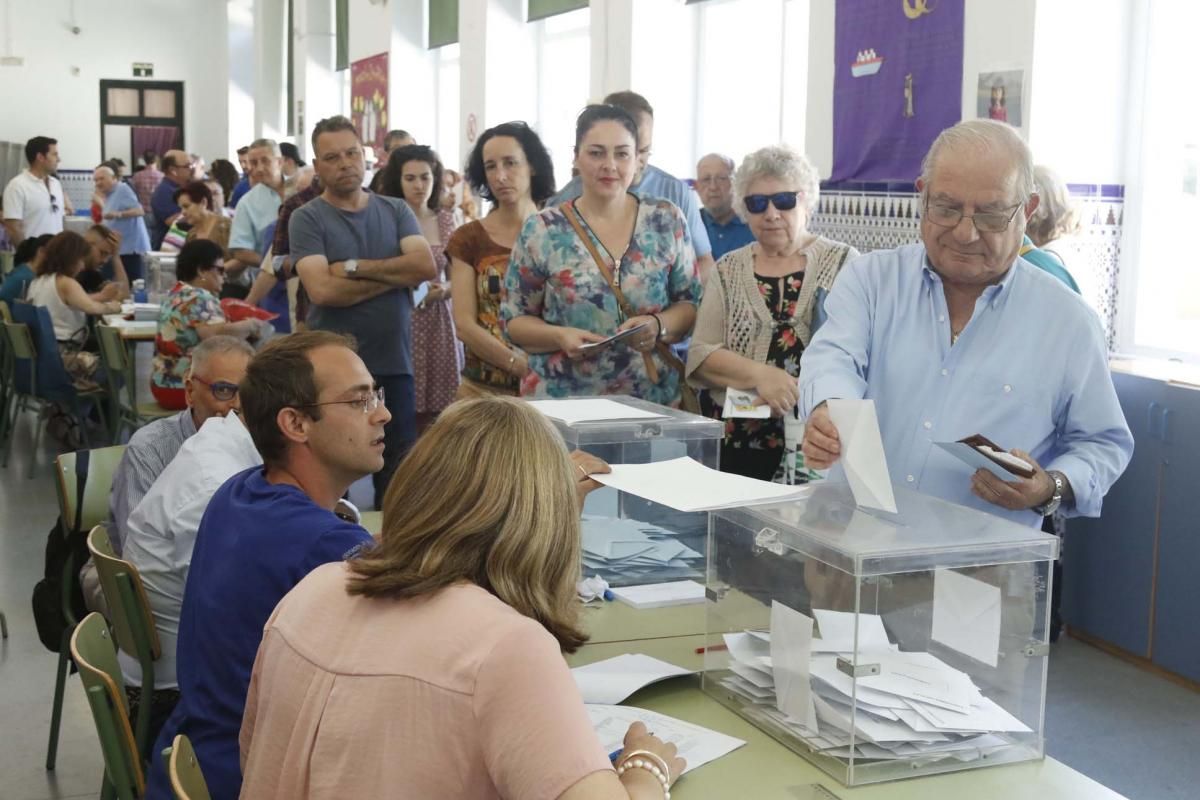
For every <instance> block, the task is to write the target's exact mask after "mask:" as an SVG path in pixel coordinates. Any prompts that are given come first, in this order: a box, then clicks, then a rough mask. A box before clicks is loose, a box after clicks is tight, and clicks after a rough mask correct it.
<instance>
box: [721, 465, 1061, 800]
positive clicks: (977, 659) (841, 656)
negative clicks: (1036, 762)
mask: <svg viewBox="0 0 1200 800" xmlns="http://www.w3.org/2000/svg"><path fill="white" fill-rule="evenodd" d="M895 492H896V504H897V507H898V513H897V514H894V515H891V514H886V513H881V514H878V515H876V514H875V513H867V512H865V511H863V510H861V509H859V508H857V507H856V506H855V503H854V499H853V497H852V496H851V494H850V490H849V488H848V487H847V486H846V485H845V484H842V483H834V482H828V483H822V484H818V485H814V487H813V489H812V491H811V493H810V494H809V495H808V496H806V497H805V498H803V499H801V500H797V501H792V502H788V503H778V504H774V505H765V506H756V507H753V508H738V509H728V510H721V511H714V512H713V513H712V518H711V529H710V533H709V544H708V569H707V575H706V580H705V585H706V600H705V607H706V613H705V617H706V621H705V632H706V650H705V656H704V670H703V678H702V686H703V689H704V691H705V693H707V694H708V695H710V696H712V697H713V698H715V699H716V700H718V701H719V702H720V703H722V704H723V705H725V706H727V707H729V708H730V709H732V710H733V711H734V712H735V713H737V714H738V715H740V716H742V717H744V718H745V719H747V720H749V721H750V722H752V723H753V724H754V725H756V726H758V727H760V728H762V729H763V730H764V731H765V732H767V733H768V734H770V735H771V736H773V737H774V738H776V739H778V740H779V741H780V742H782V743H783V744H784V745H786V746H787V747H789V748H790V749H792V750H794V751H795V752H797V753H799V754H801V755H803V756H804V757H805V758H807V759H809V760H810V761H812V762H813V763H814V764H815V765H816V766H818V767H820V768H821V769H822V770H824V771H825V772H827V773H829V774H830V775H832V776H833V777H834V778H836V779H838V780H839V781H841V782H842V783H844V784H845V785H847V786H855V785H859V784H867V783H876V782H880V781H889V780H895V779H899V778H907V777H913V776H917V775H927V774H932V773H939V772H951V771H957V770H965V769H972V768H975V767H980V766H986V765H990V764H1006V763H1013V762H1017V761H1026V760H1031V759H1039V758H1041V757H1042V755H1043V744H1044V743H1043V725H1042V723H1043V716H1044V711H1045V696H1046V692H1045V689H1046V667H1047V658H1048V654H1049V642H1048V632H1049V619H1050V602H1049V601H1050V597H1051V582H1052V576H1053V571H1052V569H1051V567H1052V565H1053V561H1054V559H1055V558H1056V557H1057V554H1058V540H1057V539H1056V538H1055V537H1053V536H1049V535H1047V534H1044V533H1042V532H1041V531H1040V530H1036V529H1034V528H1032V527H1026V526H1023V525H1018V524H1016V523H1014V522H1010V521H1008V520H1005V519H1002V518H1000V517H998V516H996V515H993V514H988V513H985V512H982V511H977V510H974V509H970V508H966V507H964V506H959V505H955V504H952V503H948V502H945V501H942V500H938V499H936V498H933V497H929V496H927V495H923V494H920V493H917V492H913V491H911V490H907V489H904V488H900V487H897V488H896V490H895Z"/></svg>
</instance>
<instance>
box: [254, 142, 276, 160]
mask: <svg viewBox="0 0 1200 800" xmlns="http://www.w3.org/2000/svg"><path fill="white" fill-rule="evenodd" d="M259 147H269V148H271V155H273V156H275V157H276V158H282V157H283V151H282V150H280V149H279V142H277V141H275V140H274V139H255V140H254V141H253V142H251V143H250V149H251V150H254V149H256V148H259Z"/></svg>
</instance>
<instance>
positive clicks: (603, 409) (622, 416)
mask: <svg viewBox="0 0 1200 800" xmlns="http://www.w3.org/2000/svg"><path fill="white" fill-rule="evenodd" d="M528 402H529V405H531V406H533V407H534V408H536V409H537V410H538V411H540V412H542V413H543V414H545V415H546V416H547V417H552V418H553V419H557V420H559V421H561V422H565V423H567V424H568V425H574V424H575V423H577V422H610V421H616V420H626V419H661V418H662V417H663V415H662V414H655V413H654V412H653V411H646V410H645V409H641V408H634V407H633V406H627V405H625V404H624V403H618V402H616V401H615V400H605V399H603V398H596V399H593V398H578V399H570V400H530V401H528Z"/></svg>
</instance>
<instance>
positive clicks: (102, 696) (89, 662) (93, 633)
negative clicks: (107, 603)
mask: <svg viewBox="0 0 1200 800" xmlns="http://www.w3.org/2000/svg"><path fill="white" fill-rule="evenodd" d="M71 657H72V658H73V659H75V664H76V666H78V667H79V677H80V679H81V680H82V681H83V688H84V690H85V691H86V692H87V700H88V705H89V706H91V709H92V719H93V721H95V723H96V733H97V734H98V735H99V737H100V750H101V752H102V753H103V755H104V777H105V792H104V793H105V794H106V795H107V794H112V795H113V796H115V797H117V798H118V800H138V798H140V797H141V796H142V795H143V794H144V793H145V791H146V776H145V773H144V772H143V771H142V760H141V757H140V756H138V752H137V745H136V744H135V743H134V738H133V731H132V730H131V729H130V727H129V707H128V706H127V705H126V700H125V682H124V680H122V678H121V667H120V665H119V664H118V663H117V648H116V647H115V646H114V644H113V640H112V635H111V634H110V633H109V631H108V624H107V623H106V622H105V621H104V617H102V616H100V615H99V614H97V613H95V612H92V613H91V614H88V615H87V616H86V617H84V618H83V621H82V622H80V623H79V624H78V625H77V626H76V627H75V631H74V632H73V633H72V634H71Z"/></svg>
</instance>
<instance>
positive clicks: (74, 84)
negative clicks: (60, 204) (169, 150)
mask: <svg viewBox="0 0 1200 800" xmlns="http://www.w3.org/2000/svg"><path fill="white" fill-rule="evenodd" d="M72 5H73V6H74V7H75V19H74V21H73V24H75V25H77V26H78V27H79V28H80V33H79V34H78V35H75V34H73V33H71V31H70V27H71V25H72V20H71V12H70V9H71V6H72ZM9 8H10V14H11V21H12V30H11V31H10V32H6V33H9V34H11V37H12V42H13V54H14V55H17V56H21V57H22V58H24V59H25V63H24V64H23V65H22V66H20V67H0V108H2V109H3V111H2V112H0V141H13V142H24V141H25V140H26V139H28V138H30V137H32V136H37V135H45V136H53V137H54V138H56V139H58V140H59V150H60V152H61V153H62V156H63V162H62V165H63V167H64V168H66V169H90V168H92V167H93V166H95V165H96V164H97V163H98V162H99V161H100V158H101V155H100V80H101V79H102V78H103V79H119V80H133V62H135V61H148V62H151V63H153V64H154V80H166V81H183V83H184V88H183V91H184V142H185V145H186V147H187V149H188V150H189V151H192V152H196V153H200V154H201V155H203V156H204V157H205V158H206V159H209V160H211V159H213V158H217V157H228V155H227V154H228V144H229V142H228V138H229V136H228V132H227V130H228V124H227V120H228V111H227V109H228V93H227V89H226V84H227V75H228V69H227V67H226V64H227V63H228V62H227V61H226V58H227V56H226V55H225V54H224V53H222V52H221V51H222V50H223V49H224V47H225V43H226V32H225V14H224V12H223V9H222V8H221V7H220V5H219V4H218V3H217V2H215V0H205V2H181V1H180V0H105V2H103V3H99V2H86V3H85V2H75V3H73V4H72V3H70V2H68V0H16V2H11V3H10V4H9ZM0 24H2V22H0ZM76 70H78V71H77V72H76Z"/></svg>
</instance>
